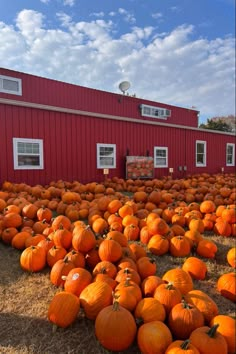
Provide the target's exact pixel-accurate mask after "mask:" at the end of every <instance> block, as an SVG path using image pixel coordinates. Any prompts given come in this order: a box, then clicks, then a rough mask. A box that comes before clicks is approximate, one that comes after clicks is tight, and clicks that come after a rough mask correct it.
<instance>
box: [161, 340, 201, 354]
mask: <svg viewBox="0 0 236 354" xmlns="http://www.w3.org/2000/svg"><path fill="white" fill-rule="evenodd" d="M165 354H200V352H199V350H198V349H197V348H196V347H195V346H194V345H192V344H191V342H190V340H189V339H186V340H185V341H183V340H175V341H174V342H172V343H171V344H170V345H169V347H168V348H167V349H166V351H165Z"/></svg>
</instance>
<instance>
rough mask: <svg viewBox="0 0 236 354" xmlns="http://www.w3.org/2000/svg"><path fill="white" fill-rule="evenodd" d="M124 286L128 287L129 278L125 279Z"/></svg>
mask: <svg viewBox="0 0 236 354" xmlns="http://www.w3.org/2000/svg"><path fill="white" fill-rule="evenodd" d="M124 286H130V278H129V277H127V278H126V279H125V283H124Z"/></svg>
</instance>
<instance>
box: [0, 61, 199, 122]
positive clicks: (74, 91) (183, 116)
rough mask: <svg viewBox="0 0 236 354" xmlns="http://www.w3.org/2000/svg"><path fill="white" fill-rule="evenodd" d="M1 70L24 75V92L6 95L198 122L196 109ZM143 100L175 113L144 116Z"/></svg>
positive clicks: (9, 72) (7, 72) (6, 72)
mask: <svg viewBox="0 0 236 354" xmlns="http://www.w3.org/2000/svg"><path fill="white" fill-rule="evenodd" d="M0 74H2V75H6V76H12V77H16V78H20V79H22V96H15V95H14V96H13V95H10V94H4V93H0V97H3V98H8V99H15V100H19V101H24V102H31V103H38V104H45V105H50V106H56V107H64V108H70V109H77V110H84V111H89V112H99V113H103V114H111V115H117V116H123V117H132V118H135V119H143V120H148V121H156V122H158V121H159V122H161V123H165V124H177V125H186V126H189V127H197V126H198V112H197V111H196V110H192V109H187V108H182V107H175V106H172V105H169V104H165V103H159V102H153V101H149V100H144V99H141V98H135V97H131V96H125V95H122V94H115V93H110V92H105V91H100V90H95V89H90V88H87V87H82V86H77V85H72V84H67V83H64V82H59V81H56V80H51V79H46V78H42V77H37V76H33V75H28V74H24V73H19V72H16V71H12V70H7V69H2V68H0ZM12 96H13V97H12ZM140 104H148V105H152V106H156V107H163V108H167V109H170V110H171V117H168V118H167V120H163V119H158V118H149V117H142V116H141V113H140V109H139V107H140Z"/></svg>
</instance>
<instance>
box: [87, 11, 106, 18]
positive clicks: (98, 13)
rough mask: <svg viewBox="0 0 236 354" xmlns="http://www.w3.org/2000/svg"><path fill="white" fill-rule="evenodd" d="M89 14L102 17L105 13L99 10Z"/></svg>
mask: <svg viewBox="0 0 236 354" xmlns="http://www.w3.org/2000/svg"><path fill="white" fill-rule="evenodd" d="M89 16H94V17H104V16H105V14H104V12H103V11H100V12H92V13H91V14H90V15H89Z"/></svg>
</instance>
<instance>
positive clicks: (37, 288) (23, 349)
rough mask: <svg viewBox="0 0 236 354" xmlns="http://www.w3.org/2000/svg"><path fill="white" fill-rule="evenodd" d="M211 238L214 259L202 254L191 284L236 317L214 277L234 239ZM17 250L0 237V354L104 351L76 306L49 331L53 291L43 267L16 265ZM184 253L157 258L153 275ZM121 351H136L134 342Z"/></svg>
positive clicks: (224, 265)
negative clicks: (71, 318)
mask: <svg viewBox="0 0 236 354" xmlns="http://www.w3.org/2000/svg"><path fill="white" fill-rule="evenodd" d="M207 237H209V238H211V239H213V240H214V241H215V242H216V243H217V246H218V252H217V256H216V259H215V260H207V259H205V261H206V263H207V267H208V274H207V278H206V279H205V280H203V281H195V282H194V287H195V288H198V289H201V290H203V291H205V292H207V293H208V294H209V295H210V296H211V297H212V298H213V299H214V301H215V302H216V303H217V305H218V307H219V312H220V314H227V315H231V316H234V317H235V304H234V303H233V302H231V301H230V300H227V299H225V298H223V297H222V296H221V295H220V294H218V293H217V291H216V280H217V278H218V277H219V276H220V275H221V274H223V273H226V272H231V271H232V268H230V267H229V266H227V262H226V254H227V251H228V250H229V248H231V247H233V246H234V247H235V239H233V238H224V237H220V236H210V235H208V236H207ZM19 258H20V251H17V250H15V249H13V248H11V247H9V246H6V245H4V244H3V243H1V242H0V353H1V354H5V353H8V354H13V353H14V354H15V353H17V354H18V353H19V354H36V353H37V354H54V353H55V354H59V353H60V354H62V353H63V354H64V353H68V354H75V353H76V354H87V353H89V354H93V353H94V354H100V353H101V354H102V353H103V354H104V353H108V351H106V350H105V349H103V348H102V347H101V346H100V344H99V343H98V342H97V340H96V337H95V334H94V325H93V322H92V321H90V320H87V319H86V318H85V317H84V315H83V312H82V311H81V312H80V314H79V316H78V318H77V320H76V322H75V323H74V324H73V325H72V326H71V327H69V328H67V329H57V331H55V332H53V330H52V324H51V323H50V322H49V321H48V320H47V310H48V306H49V303H50V301H51V299H52V297H53V295H54V294H55V293H56V292H57V291H58V289H57V288H55V287H54V286H53V285H52V284H51V283H50V280H49V271H50V269H49V268H47V269H45V270H44V271H43V272H40V273H34V274H29V273H26V272H24V271H23V270H21V268H20V265H19ZM184 260H185V258H183V259H182V258H174V257H171V256H169V255H165V256H162V257H157V265H158V271H157V275H158V276H162V275H163V274H164V273H165V271H167V270H168V269H171V268H173V267H176V266H181V264H182V263H183V262H184ZM123 353H126V354H127V353H140V352H139V350H138V348H137V345H136V344H134V345H133V346H132V347H131V348H130V349H129V350H127V351H126V352H123Z"/></svg>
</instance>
